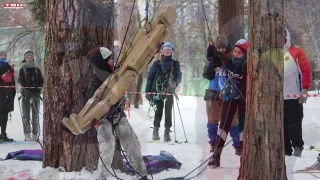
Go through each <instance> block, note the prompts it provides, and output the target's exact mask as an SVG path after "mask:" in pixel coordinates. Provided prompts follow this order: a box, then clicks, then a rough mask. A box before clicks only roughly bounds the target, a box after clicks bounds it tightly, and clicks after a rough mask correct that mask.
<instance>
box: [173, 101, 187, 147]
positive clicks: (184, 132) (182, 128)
mask: <svg viewBox="0 0 320 180" xmlns="http://www.w3.org/2000/svg"><path fill="white" fill-rule="evenodd" d="M175 98H176V103H177V107H178V112H179V116H180V120H181V124H182V129H183V133H184V137H185V138H186V141H185V143H188V139H187V135H186V131H185V130H184V125H183V121H182V116H181V112H180V108H179V105H178V97H177V95H175Z"/></svg>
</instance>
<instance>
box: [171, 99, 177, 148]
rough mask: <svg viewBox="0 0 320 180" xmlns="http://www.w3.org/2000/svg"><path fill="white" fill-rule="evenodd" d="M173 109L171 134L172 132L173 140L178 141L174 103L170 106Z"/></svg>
mask: <svg viewBox="0 0 320 180" xmlns="http://www.w3.org/2000/svg"><path fill="white" fill-rule="evenodd" d="M172 109H173V134H174V142H176V143H178V141H177V138H176V113H175V111H174V105H173V106H172Z"/></svg>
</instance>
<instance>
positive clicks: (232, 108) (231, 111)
mask: <svg viewBox="0 0 320 180" xmlns="http://www.w3.org/2000/svg"><path fill="white" fill-rule="evenodd" d="M237 109H238V101H236V100H233V101H223V102H222V106H221V113H220V124H219V130H218V133H217V135H218V136H217V139H216V146H217V147H218V148H223V146H224V144H225V142H226V139H227V136H228V133H229V130H230V127H231V123H232V119H233V116H234V115H235V113H236V111H237Z"/></svg>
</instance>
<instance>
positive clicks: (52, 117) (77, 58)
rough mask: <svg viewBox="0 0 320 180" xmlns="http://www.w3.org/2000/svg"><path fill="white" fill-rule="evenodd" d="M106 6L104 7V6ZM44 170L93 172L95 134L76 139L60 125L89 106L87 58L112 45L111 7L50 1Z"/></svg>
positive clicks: (96, 1) (94, 0)
mask: <svg viewBox="0 0 320 180" xmlns="http://www.w3.org/2000/svg"><path fill="white" fill-rule="evenodd" d="M103 2H104V3H103ZM46 9H47V24H46V49H45V71H44V73H45V74H44V77H45V85H44V98H43V99H44V100H43V104H44V120H43V121H44V122H43V124H44V127H43V129H44V160H43V167H47V166H50V167H53V168H58V167H63V168H64V169H65V170H66V171H68V172H69V171H80V170H82V168H83V167H85V168H86V169H87V170H95V169H96V168H97V164H98V157H99V150H98V143H97V139H96V131H95V130H94V129H93V128H92V129H90V130H89V131H88V132H87V133H86V134H83V135H79V136H75V135H73V134H72V133H71V132H70V131H69V130H68V129H67V128H65V127H64V126H63V124H62V122H61V120H62V118H63V117H67V116H69V115H70V114H71V113H73V112H75V113H77V112H79V111H80V110H81V108H82V107H83V105H84V104H85V103H86V100H87V99H86V87H87V83H88V78H89V77H90V76H91V75H90V73H91V71H90V68H89V64H88V61H87V59H86V57H85V55H86V54H87V52H88V51H89V50H90V49H91V48H94V47H97V46H107V47H110V46H111V43H112V33H111V32H112V22H113V19H112V17H113V1H112V0H109V1H107V2H105V0H90V1H82V0H73V1H70V0H50V1H46Z"/></svg>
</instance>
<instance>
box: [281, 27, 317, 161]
mask: <svg viewBox="0 0 320 180" xmlns="http://www.w3.org/2000/svg"><path fill="white" fill-rule="evenodd" d="M284 37H285V39H284V41H285V42H284V43H285V44H284V80H283V82H284V85H283V95H284V146H285V155H287V156H291V155H292V148H294V153H293V155H294V156H298V157H301V153H302V150H303V145H304V142H303V139H302V119H303V105H302V104H303V103H306V101H307V97H299V98H297V97H287V96H286V95H290V94H291V95H292V94H303V95H306V94H308V89H309V88H310V85H311V77H310V72H311V70H310V64H309V62H308V59H307V57H306V56H305V54H304V52H303V51H302V50H301V49H300V48H297V47H295V46H293V45H291V41H290V33H289V31H288V30H287V29H286V30H285V36H284Z"/></svg>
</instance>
